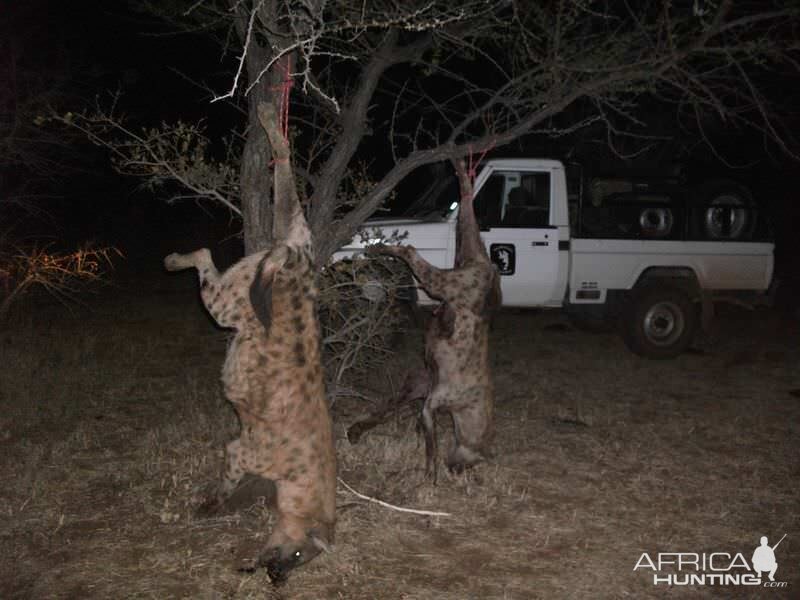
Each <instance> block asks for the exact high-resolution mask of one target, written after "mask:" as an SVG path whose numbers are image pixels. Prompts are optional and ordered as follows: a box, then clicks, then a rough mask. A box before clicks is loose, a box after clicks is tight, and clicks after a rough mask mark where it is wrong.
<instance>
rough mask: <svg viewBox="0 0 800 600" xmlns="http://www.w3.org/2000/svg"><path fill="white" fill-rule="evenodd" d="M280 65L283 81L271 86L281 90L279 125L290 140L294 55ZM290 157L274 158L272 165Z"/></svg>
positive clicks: (284, 135) (282, 132)
mask: <svg viewBox="0 0 800 600" xmlns="http://www.w3.org/2000/svg"><path fill="white" fill-rule="evenodd" d="M278 67H279V68H280V69H281V71H282V74H283V81H282V82H281V83H280V85H276V86H273V87H271V88H270V89H271V90H273V91H277V92H280V116H279V117H278V126H279V127H280V129H281V134H282V135H283V139H285V140H286V141H287V142H288V141H289V99H290V96H291V92H292V86H293V85H294V81H293V80H292V57H291V55H289V54H287V55H286V59H285V60H282V61H279V62H278ZM287 160H288V159H286V158H282V159H272V160H271V161H270V163H269V164H270V165H274V164H275V163H276V162H286V161H287Z"/></svg>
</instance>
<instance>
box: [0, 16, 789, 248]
mask: <svg viewBox="0 0 800 600" xmlns="http://www.w3.org/2000/svg"><path fill="white" fill-rule="evenodd" d="M0 4H8V5H10V4H11V2H10V0H2V2H0ZM13 4H14V5H15V6H14V10H12V11H10V12H8V13H7V14H10V15H11V18H12V25H11V31H14V32H19V36H20V38H21V39H20V41H21V43H22V44H23V45H24V47H25V49H26V52H28V54H29V56H31V60H32V62H33V63H34V64H37V63H39V64H47V63H48V62H58V61H60V60H65V59H66V62H68V63H69V64H70V69H71V78H70V81H69V82H68V84H67V85H68V87H69V88H70V89H69V92H70V93H71V94H74V96H75V98H78V99H79V98H82V99H83V100H87V101H88V100H91V99H92V98H93V97H94V96H95V95H97V94H100V95H101V96H102V95H103V94H105V93H106V92H107V91H113V90H116V89H119V90H120V91H121V92H122V101H121V102H122V106H123V107H124V109H125V112H126V113H127V114H128V115H130V117H131V118H132V120H133V121H134V122H137V121H138V122H140V123H142V124H156V123H158V122H160V121H162V120H164V121H174V120H176V119H177V118H183V119H185V120H188V121H193V120H197V119H199V118H205V119H206V123H207V125H208V127H209V131H210V133H211V135H216V134H219V133H224V132H225V131H227V130H228V129H230V128H231V127H232V125H233V124H234V123H235V118H236V117H235V116H234V113H233V111H232V109H230V108H226V107H225V106H224V105H222V104H221V103H220V104H215V105H210V104H209V102H208V97H207V95H206V93H205V92H204V91H202V90H200V89H198V88H196V87H194V86H193V85H192V84H191V83H189V82H187V81H185V80H184V79H182V78H181V77H180V76H178V75H177V74H176V73H175V71H174V70H178V71H181V72H183V73H185V74H186V75H188V76H189V77H192V78H195V79H197V80H202V81H205V82H209V83H211V84H212V85H213V86H214V87H215V89H218V90H221V89H224V88H225V86H226V85H229V83H230V79H229V78H230V71H229V70H227V69H226V68H225V67H226V66H229V65H230V62H229V63H228V65H226V64H224V59H222V58H221V56H220V48H219V47H218V46H217V45H216V44H214V43H213V42H211V41H209V40H207V39H205V38H203V37H202V36H190V35H187V34H174V35H167V33H168V32H169V31H170V29H169V28H168V27H167V26H165V25H164V24H163V23H161V22H159V21H158V20H156V19H153V18H152V17H148V16H146V15H142V14H137V13H136V12H134V11H133V10H131V8H130V6H129V4H128V3H127V2H124V1H115V2H103V1H99V0H97V1H89V0H78V1H73V2H62V1H55V0H28V1H26V2H24V3H21V2H20V3H16V2H15V3H13ZM23 32H24V33H23ZM227 60H228V61H230V57H228V59H227ZM75 109H77V110H80V106H75V107H73V110H75ZM737 143H739V144H740V145H741V141H740V140H737ZM538 147H539V149H540V150H541V148H542V146H538ZM751 147H757V145H756V144H753V146H751ZM539 154H541V151H540V152H539ZM90 156H91V164H92V172H91V173H87V174H86V175H85V176H83V177H82V178H81V179H80V180H73V181H71V182H69V183H64V184H59V188H60V191H61V192H62V193H64V194H65V195H66V196H67V199H66V206H68V207H69V210H68V211H66V212H65V211H61V215H62V216H63V217H64V219H65V221H64V230H66V231H73V232H74V236H75V237H80V236H81V235H84V234H85V235H86V236H95V237H105V238H108V241H110V242H115V240H114V238H115V236H123V237H125V236H126V235H129V234H130V232H131V230H132V225H131V224H132V223H133V224H134V227H133V228H134V229H135V227H140V228H142V229H147V230H149V231H151V232H153V235H154V234H155V232H156V231H157V230H159V229H163V230H164V231H170V232H171V233H172V234H173V235H175V236H180V235H185V234H186V231H184V230H182V228H177V229H175V228H173V227H172V226H173V224H174V223H184V224H186V223H189V222H190V221H194V222H195V223H194V224H193V225H192V226H191V227H190V226H189V225H186V228H188V229H191V228H192V227H193V228H194V231H196V230H197V227H198V226H197V223H201V224H203V226H204V227H206V234H207V235H210V236H214V235H219V236H221V237H224V236H225V235H229V234H230V231H222V230H225V229H226V227H227V219H226V218H225V216H224V214H219V213H213V214H211V215H209V214H208V213H204V212H202V211H199V210H197V209H196V208H195V207H192V206H190V207H187V208H184V209H175V208H171V209H167V208H165V207H164V206H163V203H161V202H159V201H158V200H157V199H154V198H153V197H152V194H150V193H149V192H146V191H142V190H137V183H138V182H135V181H132V180H121V179H119V178H118V177H115V176H113V174H112V172H111V169H110V166H109V163H108V161H107V160H106V157H105V156H104V155H103V154H102V153H99V152H98V151H91V152H90ZM710 164H712V165H713V160H712V161H711V162H710ZM715 168H716V167H715ZM796 171H798V169H797V168H796V165H795V164H793V163H791V162H790V161H782V163H781V164H771V165H765V164H761V165H759V166H758V167H756V168H755V169H750V170H747V171H743V172H740V173H739V174H738V175H739V178H740V179H744V180H746V181H747V183H749V184H750V185H751V186H752V187H754V188H755V189H756V193H757V195H758V194H759V191H761V194H760V195H762V197H763V196H768V197H767V198H762V199H764V200H765V201H766V202H767V203H768V204H771V205H772V208H773V210H774V211H775V212H776V215H777V218H776V224H777V227H776V228H777V234H778V237H779V242H780V243H781V247H780V248H779V253H778V254H779V259H780V260H781V261H782V262H783V263H789V262H790V259H791V258H792V257H793V256H795V255H796V251H795V249H794V244H791V243H790V241H794V240H795V237H796V236H795V235H794V228H795V226H796V225H795V224H796V223H798V221H800V211H799V210H798V203H797V202H796V201H794V193H793V190H794V189H796V184H797V183H798V177H797V176H796V175H795V172H796ZM62 208H63V207H62ZM68 215H77V216H78V218H77V219H68V218H67V216H68ZM137 219H138V220H137ZM215 219H216V220H217V221H218V222H220V223H222V226H221V229H222V230H220V228H215V227H214V226H213V225H211V223H213V221H214V220H215ZM186 228H183V229H186ZM87 229H88V230H89V231H86V230H87ZM146 237H147V236H145V238H146ZM137 239H141V236H138V237H137ZM128 241H130V240H128ZM126 243H127V242H126ZM791 262H793V261H791Z"/></svg>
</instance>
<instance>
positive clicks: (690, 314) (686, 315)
mask: <svg viewBox="0 0 800 600" xmlns="http://www.w3.org/2000/svg"><path fill="white" fill-rule="evenodd" d="M621 318H622V322H621V332H622V338H623V339H624V340H625V344H626V345H627V346H628V348H630V350H631V351H632V352H634V353H635V354H638V355H639V356H643V357H645V358H653V359H664V358H675V357H676V356H678V355H679V354H680V353H681V352H683V351H684V350H686V348H687V347H688V346H689V344H691V343H692V339H694V334H695V332H696V331H697V322H698V321H697V311H696V310H695V306H694V304H692V301H691V299H690V298H689V296H688V294H686V292H684V291H683V290H682V289H680V288H678V287H676V286H672V285H662V286H648V287H646V288H642V289H641V290H639V291H637V292H635V294H634V296H633V298H632V301H631V303H630V308H629V310H626V311H623V313H622V315H621Z"/></svg>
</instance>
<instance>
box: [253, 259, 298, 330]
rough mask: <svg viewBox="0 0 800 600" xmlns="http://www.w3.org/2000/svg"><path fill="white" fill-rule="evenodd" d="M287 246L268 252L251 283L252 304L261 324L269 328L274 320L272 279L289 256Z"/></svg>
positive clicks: (259, 264)
mask: <svg viewBox="0 0 800 600" xmlns="http://www.w3.org/2000/svg"><path fill="white" fill-rule="evenodd" d="M288 256H289V255H288V250H287V248H286V246H278V247H277V248H275V249H274V250H272V251H271V252H267V253H266V254H265V255H264V258H262V259H261V261H260V262H259V263H258V266H257V267H256V276H255V277H254V278H253V283H251V284H250V304H251V305H252V306H253V311H254V312H255V313H256V317H258V320H259V321H261V324H262V325H263V326H264V327H265V328H267V329H269V326H270V323H271V322H272V280H273V278H274V277H275V273H277V272H278V271H280V269H281V267H283V265H284V263H286V259H287V258H288Z"/></svg>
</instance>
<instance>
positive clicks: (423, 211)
mask: <svg viewBox="0 0 800 600" xmlns="http://www.w3.org/2000/svg"><path fill="white" fill-rule="evenodd" d="M570 175H571V176H570V177H569V183H568V176H567V172H566V169H565V167H564V165H563V164H562V163H561V162H560V161H557V160H551V159H535V158H519V159H494V160H489V161H487V162H486V164H485V166H484V168H483V169H482V170H481V172H480V173H479V174H478V176H477V178H476V180H475V184H474V190H475V192H474V193H475V198H474V206H475V213H476V217H477V219H478V223H479V225H480V229H481V238H482V239H483V242H484V244H485V245H486V249H487V252H488V254H489V256H490V258H491V260H492V262H493V263H494V265H495V266H496V268H497V270H498V272H499V273H500V281H501V289H502V294H503V305H504V306H516V307H543V308H558V307H563V308H567V309H568V310H569V311H570V313H571V314H573V315H576V316H584V317H585V316H588V317H590V318H591V319H592V320H594V321H598V322H601V321H602V322H610V321H614V322H616V323H617V324H618V325H619V326H620V327H619V328H620V331H621V333H622V334H623V338H624V339H625V341H626V342H627V343H628V346H629V347H630V348H631V350H633V351H634V352H636V353H638V354H640V355H642V356H647V357H650V358H671V357H674V356H676V355H677V354H679V353H680V352H682V351H683V350H684V349H685V348H686V347H687V346H688V345H689V344H690V343H691V341H692V338H693V337H694V334H695V331H696V329H697V328H698V326H699V324H701V323H702V324H707V323H708V321H709V320H710V318H711V316H712V315H713V301H714V297H715V294H716V293H718V292H724V293H725V294H727V295H731V294H745V295H747V294H750V295H759V294H761V295H763V293H764V292H765V291H766V290H767V289H768V288H769V286H770V283H771V281H772V270H773V251H774V245H773V244H772V242H771V240H770V239H769V237H768V232H767V230H766V228H765V227H764V223H765V222H766V220H765V219H764V218H763V215H761V214H760V213H759V212H758V211H757V209H756V208H755V206H754V204H753V203H752V199H751V198H750V196H749V193H748V192H746V191H745V190H743V189H742V188H741V187H739V186H736V185H735V184H733V183H732V182H726V181H720V182H711V183H710V184H709V185H708V186H705V187H702V188H700V192H701V194H700V196H698V194H697V192H696V191H693V190H690V189H688V188H686V187H685V186H681V185H679V184H678V183H677V182H675V181H668V180H663V179H662V180H657V179H654V180H639V179H631V178H625V177H620V176H617V177H605V178H598V179H595V180H593V181H591V182H588V183H587V182H585V181H584V180H583V178H582V176H577V177H576V176H574V175H573V174H570ZM583 190H587V191H588V192H590V193H588V194H587V196H589V197H588V198H584V194H583V193H582V191H583ZM457 198H458V188H457V185H453V184H452V183H448V182H447V181H444V180H443V181H440V182H435V184H434V185H433V186H432V187H431V188H430V190H429V193H428V194H426V195H424V196H423V197H422V198H421V199H420V202H418V203H416V204H415V205H412V207H411V210H410V215H409V218H403V219H394V220H385V219H384V220H376V221H368V222H367V223H366V224H365V226H364V229H363V230H362V234H361V236H360V238H359V240H358V241H356V240H354V241H353V242H351V243H350V244H348V245H346V246H345V247H344V248H342V249H341V250H340V251H339V252H338V253H337V254H336V255H334V259H340V258H345V257H349V256H352V255H354V254H358V253H360V252H361V251H363V248H364V246H365V245H367V244H370V243H376V242H378V241H383V240H384V239H385V236H386V235H388V234H390V233H397V234H400V235H406V238H405V239H404V240H403V242H402V243H406V244H410V245H412V246H414V247H415V248H416V249H417V250H418V251H419V252H420V254H421V255H422V257H423V258H425V259H426V260H427V261H428V262H430V263H431V264H432V265H433V266H435V267H438V268H443V269H447V268H452V266H453V262H454V258H455V231H456V225H457V220H458V202H457ZM370 232H372V233H370ZM419 301H420V303H422V304H427V303H431V302H433V300H431V299H430V298H428V297H427V296H426V295H425V294H424V292H421V291H420V293H419Z"/></svg>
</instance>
